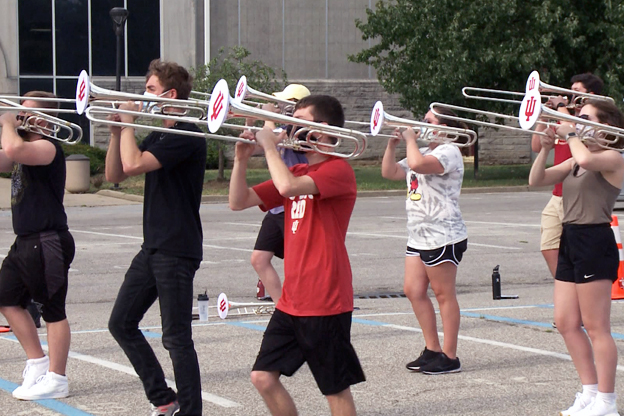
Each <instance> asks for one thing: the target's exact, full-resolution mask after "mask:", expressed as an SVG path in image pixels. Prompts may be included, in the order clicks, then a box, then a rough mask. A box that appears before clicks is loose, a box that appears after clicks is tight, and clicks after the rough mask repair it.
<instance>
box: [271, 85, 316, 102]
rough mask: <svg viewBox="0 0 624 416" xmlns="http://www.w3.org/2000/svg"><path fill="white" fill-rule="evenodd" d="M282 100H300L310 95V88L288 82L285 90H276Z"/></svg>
mask: <svg viewBox="0 0 624 416" xmlns="http://www.w3.org/2000/svg"><path fill="white" fill-rule="evenodd" d="M273 95H274V96H276V97H277V98H279V99H280V100H300V99H302V98H303V97H307V96H308V95H310V90H309V89H307V88H306V87H305V86H303V85H301V84H288V85H287V86H286V88H284V91H280V92H274V93H273Z"/></svg>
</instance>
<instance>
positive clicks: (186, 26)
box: [160, 0, 204, 68]
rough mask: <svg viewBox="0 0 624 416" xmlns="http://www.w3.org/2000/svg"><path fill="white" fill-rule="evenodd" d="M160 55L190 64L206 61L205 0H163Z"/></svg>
mask: <svg viewBox="0 0 624 416" xmlns="http://www.w3.org/2000/svg"><path fill="white" fill-rule="evenodd" d="M160 19H161V25H160V29H161V33H160V42H161V46H160V48H161V57H162V58H163V59H166V60H168V61H174V62H177V63H178V64H180V65H182V66H184V67H186V68H190V67H196V66H198V65H200V64H202V63H203V47H204V41H203V36H202V35H203V30H204V28H203V1H202V0H175V1H171V0H169V1H165V0H163V1H161V3H160Z"/></svg>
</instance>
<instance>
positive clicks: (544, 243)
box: [540, 195, 563, 250]
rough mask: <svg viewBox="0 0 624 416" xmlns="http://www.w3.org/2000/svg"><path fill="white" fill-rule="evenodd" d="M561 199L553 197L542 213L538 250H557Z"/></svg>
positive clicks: (561, 207)
mask: <svg viewBox="0 0 624 416" xmlns="http://www.w3.org/2000/svg"><path fill="white" fill-rule="evenodd" d="M562 221H563V199H562V198H561V197H560V196H556V195H553V196H552V197H551V198H550V200H549V201H548V204H546V206H545V207H544V210H543V211H542V221H541V228H540V232H541V238H540V250H557V249H558V248H559V240H561V230H562V225H561V222H562Z"/></svg>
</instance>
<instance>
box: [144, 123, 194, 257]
mask: <svg viewBox="0 0 624 416" xmlns="http://www.w3.org/2000/svg"><path fill="white" fill-rule="evenodd" d="M171 130H172V132H171V133H161V132H152V133H150V134H149V136H147V137H146V138H145V140H143V142H142V143H141V144H140V145H139V148H140V149H141V151H148V152H150V153H151V154H153V155H154V156H155V157H156V159H158V161H159V162H160V164H161V165H162V168H160V169H157V170H154V171H151V172H148V173H147V174H145V200H144V205H143V239H144V242H143V247H145V248H147V249H156V250H158V251H161V252H163V253H166V254H169V255H173V256H178V257H188V258H192V259H199V260H201V258H202V254H203V249H202V239H203V235H202V226H201V221H200V218H199V206H200V204H201V194H202V188H203V184H204V172H205V170H206V139H204V138H203V137H192V136H186V135H182V134H177V133H175V130H188V131H197V132H199V131H201V130H199V128H198V127H197V126H196V125H194V124H190V123H181V122H179V123H176V124H175V126H174V127H173V128H172V129H171Z"/></svg>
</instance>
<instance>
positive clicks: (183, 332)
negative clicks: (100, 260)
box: [108, 249, 202, 416]
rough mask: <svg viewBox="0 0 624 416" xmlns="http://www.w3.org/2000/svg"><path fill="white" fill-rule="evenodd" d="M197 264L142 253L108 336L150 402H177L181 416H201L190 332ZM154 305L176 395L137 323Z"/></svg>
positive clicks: (127, 280)
mask: <svg viewBox="0 0 624 416" xmlns="http://www.w3.org/2000/svg"><path fill="white" fill-rule="evenodd" d="M199 263H200V261H199V260H192V259H187V258H182V257H174V256H169V255H165V254H162V253H160V252H158V251H154V250H147V249H141V251H140V252H139V253H138V254H137V255H136V257H135V258H134V260H132V264H131V265H130V268H129V269H128V271H127V272H126V277H125V279H124V282H123V283H122V285H121V288H120V289H119V294H118V295H117V300H116V301H115V306H114V307H113V311H112V312H111V317H110V321H109V322H108V329H109V330H110V333H111V334H112V335H113V337H114V338H115V340H116V341H117V343H119V345H120V346H121V348H122V349H123V351H124V352H125V353H126V355H127V356H128V359H129V360H130V362H131V363H132V366H133V367H134V369H135V371H136V372H137V374H138V375H139V377H140V378H141V381H142V382H143V388H144V389H145V393H146V395H147V398H148V400H149V401H150V402H151V403H152V404H153V405H155V406H162V405H164V404H167V403H170V402H172V401H174V400H178V402H179V403H180V412H179V413H178V414H179V415H180V416H183V415H184V416H200V415H201V414H202V398H201V381H200V376H199V363H198V361H197V353H196V352H195V346H194V344H193V338H192V330H191V321H192V308H193V277H194V276H195V271H197V269H198V268H199ZM156 299H158V301H159V303H160V314H161V319H162V331H163V336H162V343H163V346H164V347H165V349H167V351H169V356H170V357H171V361H172V363H173V371H174V375H175V380H176V385H177V388H178V394H177V395H176V393H175V392H174V391H173V390H172V389H170V388H169V387H167V384H166V382H165V375H164V373H163V370H162V367H161V366H160V363H159V362H158V360H157V359H156V356H155V355H154V351H153V350H152V348H151V347H150V345H149V343H148V342H147V341H146V339H145V337H144V336H143V334H142V333H141V331H140V330H139V322H140V321H141V319H143V316H144V315H145V312H147V310H148V309H149V308H150V306H152V304H153V303H154V302H155V301H156Z"/></svg>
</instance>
